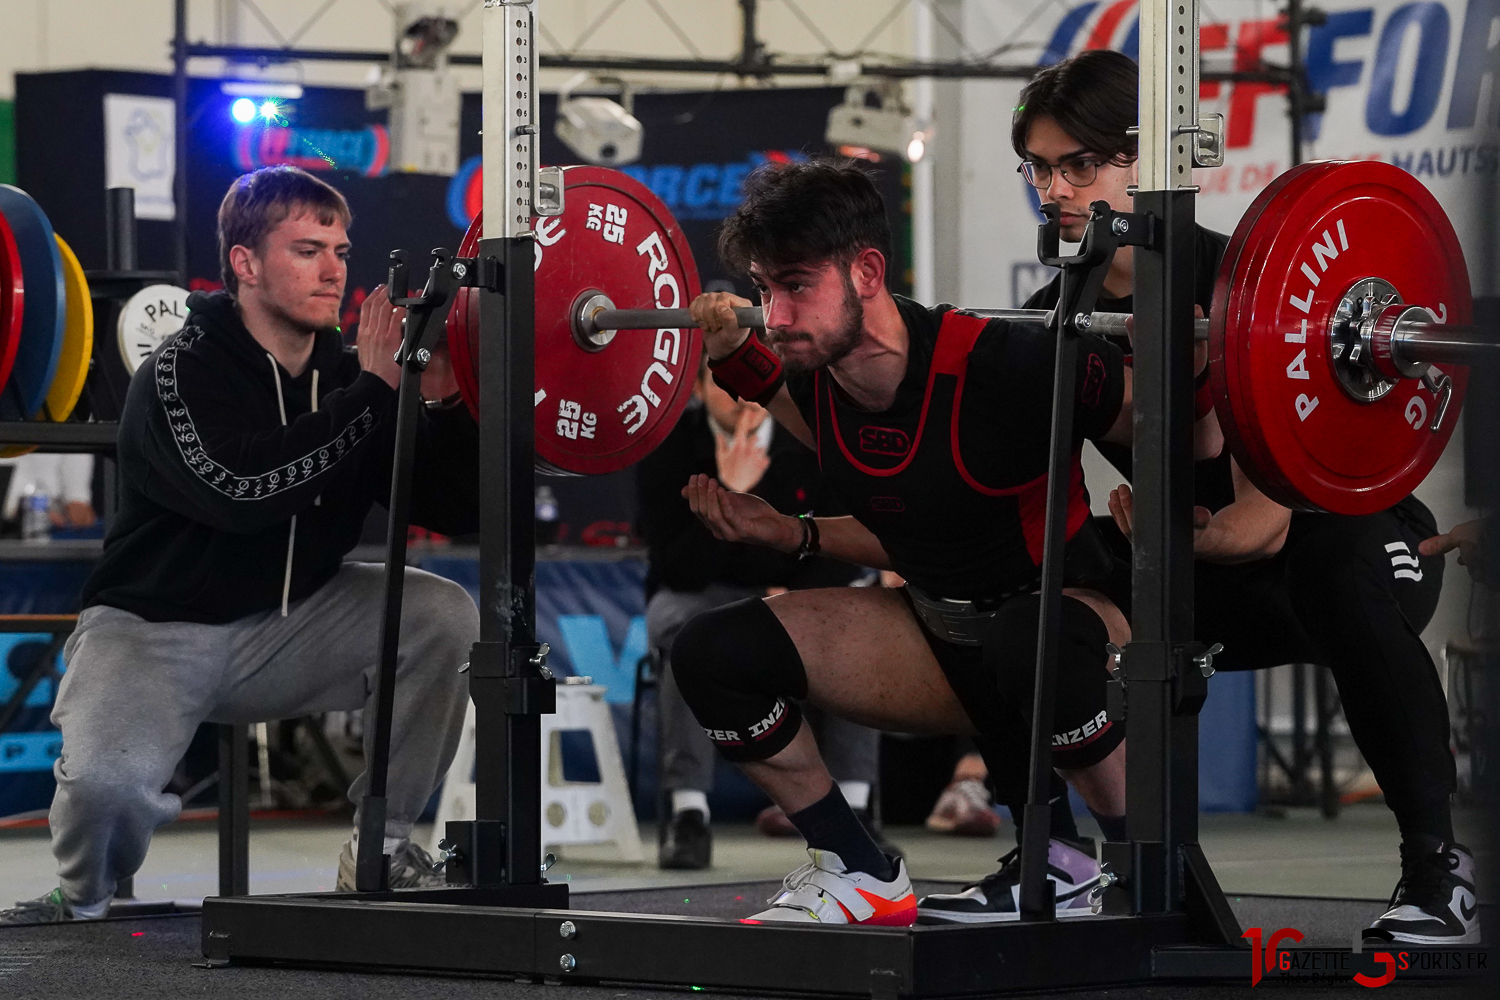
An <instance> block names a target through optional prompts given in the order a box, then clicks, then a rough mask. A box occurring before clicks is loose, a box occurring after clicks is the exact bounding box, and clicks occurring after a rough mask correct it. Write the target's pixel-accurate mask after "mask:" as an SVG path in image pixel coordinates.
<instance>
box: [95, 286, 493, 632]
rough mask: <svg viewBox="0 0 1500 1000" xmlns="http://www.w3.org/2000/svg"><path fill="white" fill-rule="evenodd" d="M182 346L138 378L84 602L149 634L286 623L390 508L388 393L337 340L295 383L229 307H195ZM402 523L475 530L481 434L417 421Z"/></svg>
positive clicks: (224, 303) (220, 302)
mask: <svg viewBox="0 0 1500 1000" xmlns="http://www.w3.org/2000/svg"><path fill="white" fill-rule="evenodd" d="M188 308H189V309H190V310H191V313H190V315H189V316H188V320H187V323H186V325H185V326H184V327H183V329H182V332H181V333H179V334H177V335H176V336H174V337H172V338H171V339H170V340H168V341H167V343H165V344H164V345H162V347H161V348H160V349H158V350H157V352H156V353H155V354H154V355H152V357H151V358H149V359H148V360H147V361H146V363H145V364H143V365H142V366H141V367H140V369H139V370H138V371H137V372H136V373H135V377H134V378H133V379H132V380H131V383H130V391H129V393H128V394H127V396H126V401H125V410H124V413H123V414H122V415H121V418H120V436H119V471H120V504H119V512H118V515H117V517H116V520H115V522H114V524H113V526H112V527H111V528H110V531H109V534H108V536H107V537H106V538H105V540H104V554H103V557H102V558H101V559H100V561H99V564H98V566H97V567H96V568H95V570H94V572H93V574H92V575H91V576H90V577H89V579H88V582H87V583H85V584H84V588H83V606H84V607H88V606H90V605H94V604H105V605H109V606H112V607H116V608H120V609H122V610H124V611H129V612H131V613H133V614H137V615H140V616H141V617H142V618H145V619H146V620H148V621H156V622H163V621H184V622H200V623H206V624H222V623H225V622H230V621H234V620H236V619H239V618H243V617H245V616H246V615H250V614H254V613H257V612H263V611H270V610H278V611H283V610H284V609H285V607H286V605H287V604H288V603H290V602H293V601H297V600H299V599H300V598H303V597H306V596H307V595H308V594H311V593H312V592H313V591H315V590H317V589H318V588H319V587H320V586H322V585H323V584H324V583H326V582H327V581H328V580H329V579H330V578H331V577H332V576H333V575H334V574H335V573H336V572H338V569H339V565H340V564H341V563H342V562H343V560H344V557H345V556H346V555H347V554H348V553H349V551H350V550H351V549H353V548H354V546H355V545H356V544H357V543H358V542H359V538H360V534H361V532H362V530H363V527H364V523H365V518H366V516H367V515H368V514H369V511H370V507H371V505H372V504H375V503H381V504H385V503H387V502H388V500H389V497H390V488H391V469H392V456H393V451H394V445H395V424H396V391H395V390H394V389H392V388H391V387H390V386H389V385H387V384H386V383H385V381H384V380H383V379H381V378H380V377H379V376H377V375H371V374H369V373H368V372H365V371H363V370H361V368H360V366H359V357H358V354H357V353H356V352H355V350H354V349H353V348H352V347H346V346H345V345H344V343H343V340H342V338H341V337H340V335H339V333H338V332H337V331H335V330H323V331H320V332H318V333H317V334H316V338H317V339H316V341H315V343H314V345H313V352H312V358H311V361H310V363H309V364H308V366H307V369H306V370H305V371H303V372H302V374H300V375H298V376H297V377H296V378H293V377H292V376H291V375H290V374H288V373H287V371H286V369H284V368H282V367H281V365H280V364H278V363H277V362H276V359H275V358H274V357H272V356H271V355H270V353H268V352H267V351H266V350H265V348H263V347H261V345H260V344H259V343H257V342H256V340H255V338H254V337H252V336H251V335H250V332H249V331H248V330H246V329H245V324H244V323H243V322H242V321H241V319H240V317H239V314H238V311H237V310H236V309H235V305H234V300H233V298H232V297H230V296H229V295H228V294H227V293H224V292H214V293H211V294H205V293H201V292H199V293H195V294H194V295H192V296H191V297H190V298H189V299H188ZM416 454H417V459H416V468H415V474H414V477H413V489H412V523H414V524H418V525H421V526H422V527H425V528H428V529H430V530H432V531H437V532H441V533H443V534H462V533H466V532H471V531H474V530H476V529H477V527H478V521H479V510H478V497H479V430H478V427H477V426H476V425H475V423H474V421H473V419H472V418H471V417H470V416H469V414H468V411H467V410H466V409H465V408H464V407H461V406H460V407H457V408H454V409H451V410H444V411H437V412H427V411H424V412H423V415H422V419H421V422H420V424H419V425H418V432H417V449H416Z"/></svg>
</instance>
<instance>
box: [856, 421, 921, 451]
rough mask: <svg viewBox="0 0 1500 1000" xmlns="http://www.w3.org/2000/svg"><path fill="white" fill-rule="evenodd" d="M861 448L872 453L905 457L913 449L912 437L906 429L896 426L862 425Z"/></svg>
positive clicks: (860, 431)
mask: <svg viewBox="0 0 1500 1000" xmlns="http://www.w3.org/2000/svg"><path fill="white" fill-rule="evenodd" d="M859 450H860V451H862V452H865V453H866V454H870V455H890V456H892V457H894V458H903V457H905V455H906V453H907V452H908V451H911V438H910V437H908V436H907V434H906V432H905V431H903V430H898V429H897V428H895V427H861V428H860V429H859Z"/></svg>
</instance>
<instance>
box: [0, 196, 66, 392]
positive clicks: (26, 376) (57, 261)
mask: <svg viewBox="0 0 1500 1000" xmlns="http://www.w3.org/2000/svg"><path fill="white" fill-rule="evenodd" d="M0 213H4V215H5V221H6V222H8V223H10V228H11V231H12V232H13V233H15V237H16V248H17V249H19V250H20V252H21V280H22V282H23V284H24V287H25V289H26V309H25V312H24V314H23V315H22V317H21V345H20V347H19V348H17V350H16V363H15V366H14V367H13V368H12V369H11V372H10V379H9V380H8V381H7V382H6V383H5V388H4V390H3V391H0V419H5V420H30V419H31V418H32V417H35V416H36V415H37V414H38V413H39V412H41V409H42V403H44V402H46V399H47V390H48V389H50V388H51V387H52V377H53V376H54V375H56V374H57V361H58V358H59V356H60V355H61V354H62V344H63V331H64V329H65V327H66V319H67V302H68V298H67V295H68V292H67V286H66V285H65V284H64V282H63V267H62V253H61V252H60V251H59V250H58V249H57V238H56V236H55V234H54V233H53V232H52V223H50V222H48V221H47V216H46V213H44V212H43V211H42V209H41V207H40V206H39V205H37V203H36V202H34V201H32V200H31V196H30V195H28V194H27V193H26V192H25V191H22V190H21V189H20V188H16V187H11V186H10V185H9V184H0Z"/></svg>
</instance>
